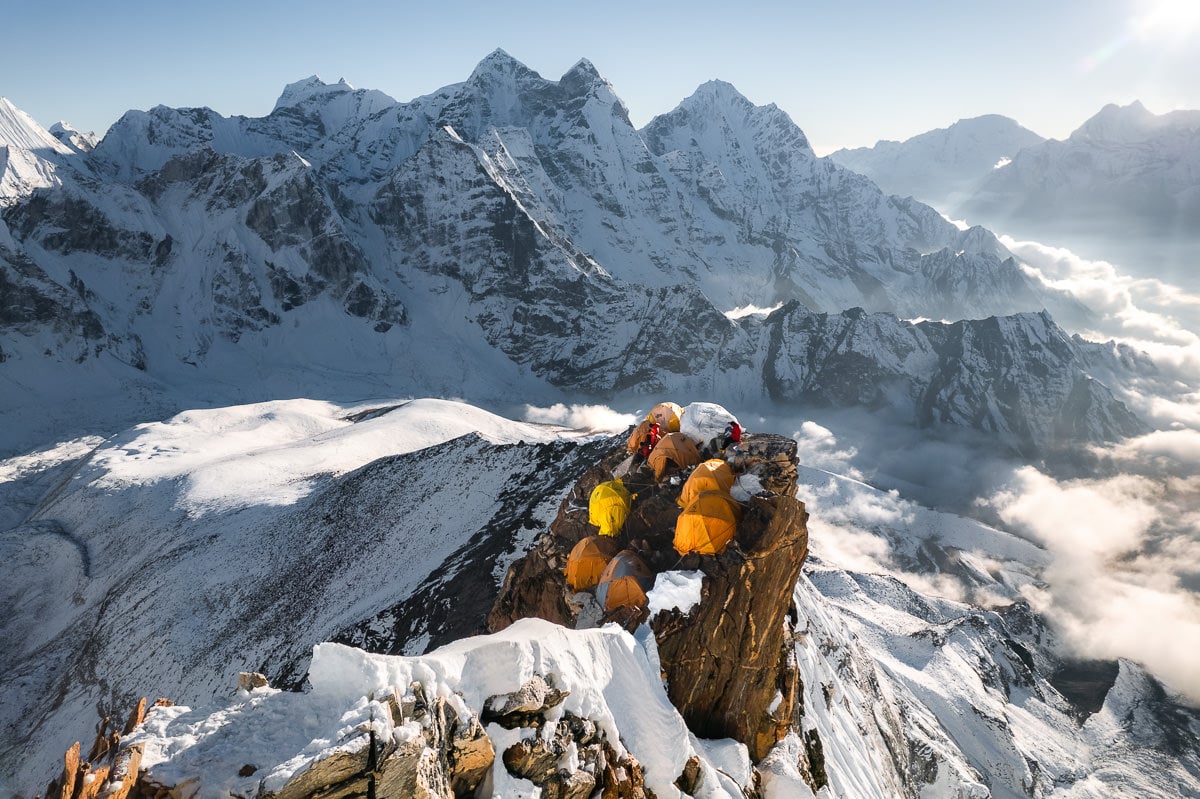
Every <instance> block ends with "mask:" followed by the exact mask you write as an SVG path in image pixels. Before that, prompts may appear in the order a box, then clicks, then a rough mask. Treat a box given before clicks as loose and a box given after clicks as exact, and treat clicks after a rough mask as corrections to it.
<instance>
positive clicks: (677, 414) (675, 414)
mask: <svg viewBox="0 0 1200 799" xmlns="http://www.w3.org/2000/svg"><path fill="white" fill-rule="evenodd" d="M646 418H647V419H652V420H654V421H656V422H658V423H659V424H660V425H662V429H663V430H665V431H667V432H668V433H678V432H679V420H680V419H682V418H683V408H680V407H679V406H678V405H676V404H675V403H674V402H660V403H658V404H657V405H655V406H654V407H653V408H651V409H650V413H648V414H646Z"/></svg>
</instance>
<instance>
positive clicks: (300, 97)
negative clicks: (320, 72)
mask: <svg viewBox="0 0 1200 799" xmlns="http://www.w3.org/2000/svg"><path fill="white" fill-rule="evenodd" d="M352 91H354V87H353V86H351V85H350V84H349V83H347V82H346V79H345V78H339V79H338V82H337V83H326V82H325V81H323V80H321V79H320V78H319V77H317V76H316V75H309V76H308V77H307V78H304V79H303V80H298V81H296V82H294V83H289V84H288V85H287V86H285V87H284V89H283V93H282V94H280V95H279V99H278V100H276V101H275V110H278V109H280V108H290V107H293V106H297V105H301V104H302V103H304V102H305V101H306V100H309V99H311V98H312V97H316V96H317V95H321V94H331V93H340V92H352Z"/></svg>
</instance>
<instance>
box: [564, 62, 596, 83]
mask: <svg viewBox="0 0 1200 799" xmlns="http://www.w3.org/2000/svg"><path fill="white" fill-rule="evenodd" d="M568 75H572V76H576V77H580V78H584V77H586V78H590V79H592V80H595V79H596V78H599V77H600V71H599V70H598V69H596V66H595V65H594V64H593V63H592V62H591V61H588V60H587V59H586V58H581V59H579V60H578V61H576V62H575V65H574V66H572V67H571V68H570V69H568V70H567V71H566V73H564V74H563V77H564V78H565V77H567V76H568Z"/></svg>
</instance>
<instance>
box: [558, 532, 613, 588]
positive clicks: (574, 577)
mask: <svg viewBox="0 0 1200 799" xmlns="http://www.w3.org/2000/svg"><path fill="white" fill-rule="evenodd" d="M615 554H617V543H616V542H615V541H613V540H612V539H611V538H609V537H607V536H599V535H589V536H588V537H587V538H584V539H583V540H581V541H580V542H579V543H578V544H576V545H575V547H574V548H573V549H572V550H571V554H570V555H567V569H566V575H567V585H569V586H570V587H571V590H572V591H586V590H588V589H589V588H594V587H595V586H596V583H598V582H600V575H601V574H603V573H604V567H605V566H607V565H608V562H609V561H610V560H612V558H613V555H615Z"/></svg>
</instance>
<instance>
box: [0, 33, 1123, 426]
mask: <svg viewBox="0 0 1200 799" xmlns="http://www.w3.org/2000/svg"><path fill="white" fill-rule="evenodd" d="M4 109H5V110H4V113H3V114H2V115H0V141H3V142H4V147H5V149H4V152H5V153H6V160H5V162H4V164H3V166H2V167H0V180H2V182H0V186H3V187H4V189H3V193H2V194H0V208H2V209H3V214H2V219H3V224H2V225H0V280H2V282H0V291H3V292H4V296H5V298H6V302H5V303H4V304H3V310H2V311H0V326H2V327H3V329H4V330H5V331H7V333H8V335H6V336H5V338H4V340H3V343H2V344H0V347H2V349H0V361H3V363H2V365H0V372H2V373H3V374H5V375H7V376H9V377H10V379H12V380H13V381H15V384H16V385H17V386H19V387H18V388H17V389H16V390H14V391H13V392H9V393H6V396H5V398H4V407H3V408H0V412H3V413H5V415H6V416H7V417H8V418H10V419H12V420H13V424H12V426H11V429H13V430H21V431H22V433H21V435H24V436H25V438H24V439H23V441H24V443H27V444H28V443H34V442H36V441H37V440H39V439H40V440H44V439H46V438H48V437H50V436H52V435H55V434H56V433H58V432H61V427H62V425H64V424H67V425H70V424H75V425H79V426H81V427H85V426H87V425H94V424H95V423H96V422H98V421H101V420H105V419H107V420H109V421H108V424H113V423H114V421H120V422H132V421H135V420H137V419H141V418H145V416H146V414H147V413H151V414H158V415H161V413H162V412H164V411H169V410H171V409H172V408H177V407H192V406H194V405H195V404H196V403H198V402H201V403H206V402H218V403H219V402H236V401H248V400H257V399H264V398H268V397H274V396H283V395H292V394H297V393H298V394H301V395H305V396H318V395H319V396H324V397H340V398H347V397H360V396H365V395H368V394H370V395H380V394H385V395H396V394H401V393H414V394H437V395H443V396H464V397H472V398H475V399H477V400H478V401H483V402H489V401H490V402H513V401H526V400H529V399H538V400H557V399H560V398H562V397H564V396H587V397H593V398H601V399H604V400H607V401H611V400H613V399H615V398H619V397H622V396H625V397H629V396H650V395H655V394H659V393H664V392H665V393H671V392H676V391H685V392H691V391H702V392H703V394H704V395H706V396H710V397H713V398H716V399H725V400H730V401H734V400H736V401H750V400H755V399H771V400H775V401H781V402H809V401H819V402H835V403H854V404H864V405H867V406H870V407H876V406H877V405H878V404H880V403H883V402H885V401H886V402H889V403H893V402H894V401H896V399H897V398H899V399H898V401H899V404H900V407H901V408H906V411H905V412H907V413H909V414H910V418H911V420H912V421H913V422H914V423H918V424H942V423H947V424H955V425H959V424H965V425H967V426H969V427H973V428H976V429H981V430H986V431H991V432H996V433H999V434H1000V435H1001V436H1002V437H1003V438H1004V440H1005V441H1006V442H1007V443H1008V444H1009V445H1011V446H1015V447H1018V448H1021V449H1029V448H1035V449H1036V448H1038V447H1043V446H1047V445H1052V444H1054V443H1056V442H1058V443H1063V442H1066V441H1070V440H1077V438H1079V437H1082V439H1084V440H1089V441H1095V440H1107V439H1111V438H1114V437H1120V436H1122V435H1127V434H1130V433H1133V432H1136V431H1138V430H1141V429H1142V427H1141V425H1140V423H1138V422H1137V421H1136V420H1134V419H1132V417H1131V416H1130V415H1129V414H1128V412H1127V411H1125V410H1124V409H1123V407H1122V406H1120V404H1119V403H1117V402H1116V401H1115V400H1114V399H1113V398H1112V395H1111V393H1110V392H1109V390H1108V389H1107V388H1105V387H1103V386H1100V385H1099V384H1097V383H1096V382H1095V381H1094V380H1091V379H1090V378H1089V377H1088V375H1089V372H1088V371H1087V370H1086V369H1085V368H1084V367H1083V366H1082V361H1081V360H1080V357H1079V354H1078V348H1079V347H1086V344H1085V343H1083V342H1080V341H1075V342H1072V341H1071V340H1070V339H1069V337H1067V336H1065V335H1064V334H1063V333H1062V331H1060V330H1058V329H1057V327H1056V326H1055V325H1054V323H1053V321H1052V320H1051V317H1050V316H1047V315H1044V314H1043V315H1041V316H1031V317H1022V318H1023V319H1025V320H1026V321H1015V322H1005V323H999V324H997V323H994V322H993V323H988V324H985V325H983V327H978V323H974V322H964V323H962V324H960V325H958V326H952V327H947V328H945V329H944V330H943V329H939V328H937V325H928V324H927V325H925V326H923V327H921V328H917V327H914V326H912V325H908V324H906V323H903V322H901V321H899V319H898V318H897V317H899V318H911V317H924V318H931V319H951V320H953V319H983V318H987V317H992V316H996V315H1009V314H1014V313H1022V312H1026V313H1027V312H1040V311H1041V310H1042V309H1044V308H1049V309H1050V310H1051V311H1052V312H1061V313H1066V314H1069V315H1072V316H1080V315H1084V314H1086V310H1085V309H1083V308H1082V307H1081V306H1080V305H1079V304H1078V303H1076V302H1075V301H1074V300H1072V299H1071V298H1069V297H1066V296H1064V295H1060V294H1057V293H1054V292H1051V291H1048V290H1046V289H1045V288H1044V287H1043V286H1041V285H1039V284H1036V283H1035V282H1033V281H1032V280H1031V279H1030V278H1029V277H1028V276H1027V275H1026V274H1025V273H1024V272H1022V271H1021V269H1019V268H1018V265H1017V263H1016V261H1015V259H1013V258H1012V256H1011V254H1010V253H1008V252H1007V251H1006V250H1005V249H1004V248H1003V247H1002V246H1001V245H1000V244H999V243H998V242H997V240H996V239H995V237H994V236H992V235H991V234H990V233H988V232H987V231H986V230H984V229H982V228H972V229H970V230H965V231H964V230H960V229H959V228H957V227H955V226H954V225H952V224H951V223H949V222H947V221H946V220H945V219H944V218H943V217H942V216H941V215H939V214H938V213H937V212H936V211H934V210H933V209H932V208H930V207H929V206H926V205H923V204H921V203H919V202H917V201H915V200H912V199H901V198H898V197H895V196H889V195H887V194H885V193H884V192H882V191H881V190H880V189H879V188H878V187H877V186H876V185H875V184H874V183H873V182H872V181H870V180H868V179H866V178H864V177H862V176H860V175H858V174H856V173H854V172H851V171H849V170H847V169H844V168H841V167H838V166H837V165H836V164H835V163H834V162H833V161H832V160H830V159H820V158H817V157H816V156H815V155H814V154H813V152H812V150H811V148H810V147H809V145H808V141H807V139H806V138H805V136H804V134H803V132H801V130H800V129H799V128H798V127H797V126H796V125H795V124H794V123H793V122H792V121H791V120H790V119H789V118H788V117H787V115H786V114H784V113H783V112H782V111H780V110H779V109H778V108H776V107H775V106H766V107H757V106H754V105H752V104H751V103H750V102H749V101H747V100H746V99H745V98H744V97H742V96H741V95H740V94H738V93H737V92H736V91H735V90H734V89H733V87H732V86H730V85H728V84H725V83H721V82H715V81H714V82H711V83H708V84H705V85H704V86H701V87H700V88H699V89H698V90H697V91H696V93H695V94H693V95H692V96H691V97H689V98H687V99H686V100H684V101H683V102H682V103H681V104H680V105H679V107H678V108H676V109H675V110H674V111H672V112H670V113H668V114H664V115H662V116H660V117H657V118H655V119H654V120H653V121H651V122H650V124H648V125H647V126H646V127H645V128H644V129H642V130H637V129H635V128H634V127H633V126H632V125H631V123H630V121H629V118H628V115H627V114H626V112H625V107H624V105H623V104H622V103H621V101H620V100H619V98H617V97H616V95H615V94H614V93H613V91H612V87H611V86H610V85H609V84H608V83H607V82H606V81H605V80H604V79H603V78H601V77H600V75H599V74H598V73H597V72H596V70H595V68H594V67H593V66H592V65H591V64H590V63H588V62H587V61H581V62H579V63H578V64H577V65H575V66H574V67H573V68H572V69H571V70H569V71H568V72H567V73H566V74H565V75H564V76H563V77H562V78H561V79H560V80H558V81H550V80H546V79H543V78H542V77H540V76H539V75H537V74H536V73H534V72H532V71H531V70H529V69H527V68H526V67H524V66H523V65H521V64H520V63H518V62H517V61H515V60H514V59H512V58H511V57H510V56H508V55H507V54H505V53H504V52H502V51H496V52H495V53H493V54H492V55H490V56H488V57H487V58H486V59H484V60H483V62H481V63H480V64H479V66H478V67H477V68H476V69H475V71H474V72H473V73H472V74H471V76H470V77H469V78H468V79H467V80H466V81H465V82H463V83H460V84H455V85H452V86H448V87H446V88H444V89H442V90H439V91H438V92H435V93H434V94H431V95H428V96H426V97H421V98H417V99H416V100H413V101H412V102H410V103H398V102H396V101H394V100H392V99H391V98H389V97H387V96H386V95H384V94H382V93H380V92H377V91H365V90H357V89H353V88H351V87H350V86H349V85H347V84H345V83H344V82H341V83H336V84H326V83H324V82H322V81H320V80H318V79H316V78H310V79H307V80H304V81H300V82H297V83H295V84H292V85H290V86H288V87H287V88H286V89H285V90H284V92H283V94H282V95H281V97H280V98H279V101H278V103H277V104H276V107H275V109H274V110H273V111H272V113H271V114H270V115H268V116H266V117H263V118H245V117H233V118H225V117H221V116H220V115H218V114H216V113H214V112H213V111H211V110H209V109H204V108H193V109H171V108H166V107H162V106H159V107H156V108H153V109H151V110H150V111H147V112H143V111H130V112H129V113H127V114H125V115H124V116H123V117H122V118H121V119H120V120H119V121H118V122H117V123H116V124H115V125H114V126H113V127H112V129H111V130H109V131H108V133H107V134H106V135H105V136H104V138H103V139H102V140H101V141H100V142H99V143H98V144H96V145H95V146H94V148H93V147H92V146H91V142H90V141H84V140H82V139H79V138H78V137H75V136H74V135H73V134H72V133H71V132H70V131H68V130H67V129H66V128H61V129H60V130H59V134H60V136H61V138H62V140H61V141H60V139H59V138H55V137H54V136H52V135H50V133H48V132H47V131H43V130H41V129H40V128H38V127H37V126H36V124H35V123H33V121H32V120H31V119H30V118H29V117H28V116H27V115H25V114H23V113H21V112H19V111H17V110H16V109H13V108H12V107H11V106H10V105H7V104H6V105H5V106H4ZM64 142H66V143H64ZM749 304H752V305H756V306H760V307H774V306H781V307H779V310H777V311H776V312H775V313H774V314H773V315H771V316H769V317H766V318H763V317H761V316H757V317H756V316H750V317H741V318H736V319H735V318H730V316H728V315H727V314H726V312H728V311H732V310H733V309H735V308H737V307H739V306H745V305H749ZM851 308H861V309H864V310H865V311H867V312H868V313H882V314H890V315H891V317H890V320H884V321H873V322H872V323H871V325H870V326H868V327H863V326H862V325H861V324H860V323H859V322H857V321H855V320H858V319H861V318H862V316H861V314H858V313H857V312H855V313H853V314H851V315H850V316H847V317H845V319H844V320H843V321H837V318H838V317H839V315H842V314H843V312H844V311H846V310H847V309H851ZM825 315H831V316H825ZM872 318H874V317H872ZM1030 321H1032V324H1033V325H1034V326H1036V327H1039V328H1043V332H1042V333H1039V334H1038V336H1036V337H1035V338H1036V339H1037V340H1039V341H1040V340H1043V339H1047V340H1056V341H1062V342H1064V346H1063V347H1060V348H1044V347H1038V348H1035V349H1034V350H1029V349H1027V345H1028V343H1027V342H1026V341H1025V340H1024V339H1020V340H1014V339H1010V338H1008V336H1010V335H1011V334H1013V333H1014V332H1015V331H1018V330H1026V329H1028V326H1029V324H1030ZM884 328H886V329H888V330H889V331H893V332H889V333H888V334H887V335H888V336H890V338H886V339H884V338H881V339H876V340H873V341H870V342H868V341H866V340H864V339H854V340H853V343H852V342H851V341H848V340H847V339H845V338H844V337H843V335H844V332H845V331H846V330H854V331H858V332H861V333H864V334H865V333H869V334H870V335H877V334H878V335H883V333H882V330H883V329H884ZM977 328H978V329H977ZM800 330H803V335H802V336H801V337H800V338H796V337H795V335H794V331H800ZM984 330H986V331H988V332H987V333H986V334H985V333H983V332H982V331H984ZM963 335H968V336H969V337H970V340H971V341H979V340H982V339H981V336H982V338H987V339H989V340H990V342H991V343H989V344H988V346H987V347H985V348H983V349H981V350H979V354H980V357H982V358H983V363H984V364H990V365H987V366H986V367H985V368H984V369H983V371H982V372H980V374H984V373H987V372H988V370H989V369H991V370H993V371H994V372H995V373H996V374H997V375H999V374H1001V373H1003V375H1004V378H1003V379H1004V380H1005V381H1008V383H1009V384H1011V388H1012V391H1011V392H1010V391H1009V388H1005V387H1001V386H999V385H997V384H994V383H993V382H991V381H989V380H983V381H982V382H980V378H979V377H978V375H976V376H973V377H972V378H971V382H972V383H973V387H972V390H971V391H970V392H968V393H962V392H956V393H955V394H954V396H955V400H954V403H955V404H954V406H953V407H951V406H947V405H944V404H943V403H944V402H946V401H947V397H948V395H947V394H945V392H944V391H942V390H941V389H939V388H937V387H938V386H945V385H947V384H948V383H947V381H948V380H949V381H950V383H953V382H954V381H953V380H951V379H950V378H948V377H947V375H948V374H950V373H953V372H954V371H956V370H958V369H959V366H958V365H956V361H955V357H956V356H955V353H958V352H961V351H962V350H963V349H964V348H965V347H966V346H968V345H966V344H965V343H961V342H960V343H955V342H956V341H958V340H959V339H960V337H961V336H963ZM801 341H802V342H803V346H802V347H801V346H798V342H801ZM847 350H850V351H853V352H854V353H855V356H854V357H855V359H856V361H855V362H856V363H859V364H861V367H856V368H854V369H850V370H848V371H847V369H846V368H845V367H846V366H847V363H846V362H845V361H844V360H839V359H836V358H835V359H833V360H830V358H829V354H830V353H836V352H843V351H847ZM1009 350H1012V351H1014V352H1017V353H1018V355H1017V356H1016V357H1017V360H1018V361H1029V362H1032V361H1044V360H1045V358H1047V357H1052V358H1053V362H1052V363H1046V364H1045V368H1041V367H1039V368H1037V369H1034V370H1032V371H1024V372H1013V371H1011V370H1009V369H1007V368H1002V367H1000V364H999V362H994V361H991V360H989V359H990V358H992V357H993V355H995V354H997V353H1000V352H1002V351H1009ZM1051 354H1052V355H1051ZM832 364H838V367H837V369H836V370H833V369H831V368H830V367H831V365H832ZM1113 373H1114V374H1120V373H1121V370H1120V369H1115V370H1114V371H1113ZM1047 376H1049V377H1047ZM1048 380H1049V381H1050V382H1052V383H1053V387H1050V386H1049V383H1048V382H1047V381H1048ZM895 385H899V386H900V390H899V392H897V391H895V390H894V388H893V387H894V386H895ZM64 386H70V390H64ZM993 394H997V395H998V394H1004V395H1005V396H1010V394H1011V396H1013V397H1034V396H1036V397H1038V398H1039V403H1042V402H1044V403H1048V404H1047V406H1046V407H1042V406H1041V405H1039V406H1038V407H1037V408H1036V409H1035V408H1034V407H1032V406H1025V405H1022V404H1021V403H1020V402H1015V403H1011V404H1010V403H996V402H993V401H992V399H990V397H991V396H992V395H993ZM34 409H36V410H34ZM918 409H919V410H918ZM113 414H117V416H118V417H120V418H119V419H115V418H114V417H113ZM1035 416H1036V417H1037V418H1038V419H1039V421H1037V422H1029V421H1028V420H1029V419H1033V418H1034V417H1035ZM1083 419H1087V420H1089V421H1087V422H1086V423H1085V422H1083V421H1082V420H1083ZM1049 420H1055V421H1049ZM1067 431H1070V433H1069V435H1068V432H1067ZM1064 436H1065V438H1064ZM13 445H15V442H14V444H13Z"/></svg>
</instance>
